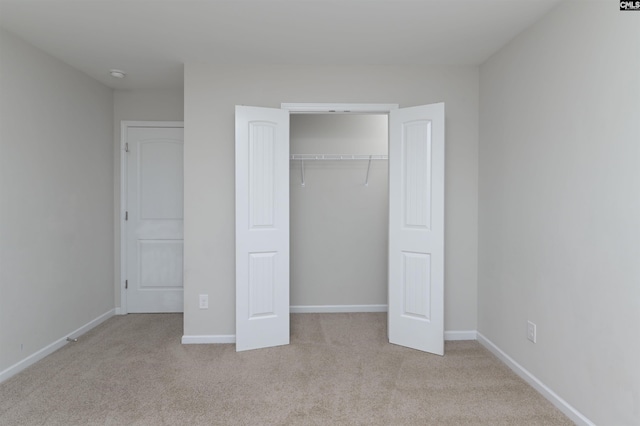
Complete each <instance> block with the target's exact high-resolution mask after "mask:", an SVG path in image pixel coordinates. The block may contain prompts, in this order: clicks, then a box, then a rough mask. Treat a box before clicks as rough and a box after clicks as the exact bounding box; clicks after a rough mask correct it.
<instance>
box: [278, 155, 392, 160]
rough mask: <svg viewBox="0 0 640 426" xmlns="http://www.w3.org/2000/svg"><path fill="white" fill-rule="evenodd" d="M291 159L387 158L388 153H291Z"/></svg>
mask: <svg viewBox="0 0 640 426" xmlns="http://www.w3.org/2000/svg"><path fill="white" fill-rule="evenodd" d="M290 159H291V160H332V161H336V160H338V161H339V160H388V159H389V156H388V155H350V154H346V155H345V154H291V157H290Z"/></svg>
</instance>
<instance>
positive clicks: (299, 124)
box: [289, 114, 389, 306]
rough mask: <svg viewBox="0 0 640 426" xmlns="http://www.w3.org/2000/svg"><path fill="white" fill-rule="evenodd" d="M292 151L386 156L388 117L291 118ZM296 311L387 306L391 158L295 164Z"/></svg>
mask: <svg viewBox="0 0 640 426" xmlns="http://www.w3.org/2000/svg"><path fill="white" fill-rule="evenodd" d="M290 122H291V126H290V127H291V129H290V135H289V138H290V151H291V153H292V154H369V155H387V153H388V148H387V146H388V141H387V140H388V117H387V116H386V115H347V114H333V115H330V114H327V115H325V114H321V115H318V114H292V115H291V118H290ZM290 164H291V170H290V175H289V177H290V182H291V185H290V192H289V194H290V203H291V209H290V210H291V212H290V221H291V226H290V240H291V250H290V252H291V275H290V276H291V278H290V281H291V286H290V301H291V305H292V306H317V305H324V306H326V305H386V304H387V246H388V231H389V226H388V222H389V213H388V212H389V193H388V191H389V185H388V179H389V177H388V164H387V161H377V160H374V161H372V165H371V169H370V172H369V174H370V176H369V185H368V186H365V185H364V183H365V179H366V175H367V166H368V161H360V160H359V161H305V186H304V187H303V186H302V185H301V169H300V167H301V164H300V161H291V163H290Z"/></svg>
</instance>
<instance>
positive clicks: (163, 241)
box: [125, 127, 184, 313]
mask: <svg viewBox="0 0 640 426" xmlns="http://www.w3.org/2000/svg"><path fill="white" fill-rule="evenodd" d="M126 138H127V143H128V153H127V220H126V221H125V226H126V240H127V243H126V250H127V254H126V259H127V265H126V271H127V273H126V278H127V282H128V288H127V290H126V298H127V311H128V312H132V313H133V312H144V313H149V312H182V311H183V309H184V306H183V285H182V251H183V219H182V217H183V216H182V210H183V142H184V129H182V128H174V127H168V128H167V127H128V128H127V134H126Z"/></svg>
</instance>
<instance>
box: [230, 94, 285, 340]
mask: <svg viewBox="0 0 640 426" xmlns="http://www.w3.org/2000/svg"><path fill="white" fill-rule="evenodd" d="M287 344H289V113H288V112H287V111H283V110H280V109H271V108H257V107H245V106H236V350H237V351H243V350H248V349H257V348H264V347H270V346H279V345H287Z"/></svg>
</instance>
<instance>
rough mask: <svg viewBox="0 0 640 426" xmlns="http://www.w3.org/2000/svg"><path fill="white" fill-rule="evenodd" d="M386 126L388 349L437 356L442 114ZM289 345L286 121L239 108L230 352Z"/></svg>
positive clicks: (427, 112) (403, 113)
mask: <svg viewBox="0 0 640 426" xmlns="http://www.w3.org/2000/svg"><path fill="white" fill-rule="evenodd" d="M389 115H390V122H389V203H390V206H389V313H388V328H389V329H388V333H389V341H390V342H391V343H395V344H398V345H402V346H407V347H410V348H414V349H419V350H422V351H426V352H431V353H435V354H439V355H442V354H443V353H444V104H434V105H425V106H420V107H412V108H403V109H394V110H391V111H390V114H389ZM288 343H289V112H288V111H284V110H280V109H271V108H257V107H244V106H237V107H236V350H238V351H242V350H247V349H256V348H263V347H269V346H278V345H286V344H288Z"/></svg>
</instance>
